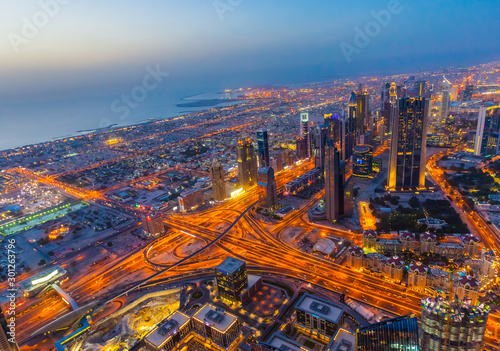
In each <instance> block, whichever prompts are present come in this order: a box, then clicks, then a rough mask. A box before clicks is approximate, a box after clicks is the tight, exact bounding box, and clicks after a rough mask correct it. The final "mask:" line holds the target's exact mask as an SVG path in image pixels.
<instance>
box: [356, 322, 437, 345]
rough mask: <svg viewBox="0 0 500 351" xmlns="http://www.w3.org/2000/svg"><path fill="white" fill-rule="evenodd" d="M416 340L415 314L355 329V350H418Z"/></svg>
mask: <svg viewBox="0 0 500 351" xmlns="http://www.w3.org/2000/svg"><path fill="white" fill-rule="evenodd" d="M418 342H419V339H418V320H417V317H415V315H407V316H402V317H396V318H393V319H389V320H386V321H383V322H380V323H375V324H371V325H369V326H367V327H364V328H361V329H358V330H357V331H356V350H357V351H401V350H408V351H418V350H419V343H418ZM435 350H436V351H437V350H438V349H435Z"/></svg>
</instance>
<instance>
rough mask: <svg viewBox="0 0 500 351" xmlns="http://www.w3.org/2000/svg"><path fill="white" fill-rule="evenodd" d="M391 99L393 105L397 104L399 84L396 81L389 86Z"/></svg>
mask: <svg viewBox="0 0 500 351" xmlns="http://www.w3.org/2000/svg"><path fill="white" fill-rule="evenodd" d="M389 101H390V102H391V104H393V105H396V104H397V102H398V86H397V85H396V82H392V83H391V87H390V88H389Z"/></svg>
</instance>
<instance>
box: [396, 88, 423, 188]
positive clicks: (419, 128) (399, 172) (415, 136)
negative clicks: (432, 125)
mask: <svg viewBox="0 0 500 351" xmlns="http://www.w3.org/2000/svg"><path fill="white" fill-rule="evenodd" d="M428 113H429V101H428V100H426V99H425V98H423V97H418V98H410V97H403V98H401V99H400V100H399V111H398V115H397V117H396V118H394V123H393V131H392V143H391V154H390V161H389V176H388V182H387V185H388V187H389V190H412V189H421V188H424V187H425V156H426V151H427V148H426V143H427V116H428Z"/></svg>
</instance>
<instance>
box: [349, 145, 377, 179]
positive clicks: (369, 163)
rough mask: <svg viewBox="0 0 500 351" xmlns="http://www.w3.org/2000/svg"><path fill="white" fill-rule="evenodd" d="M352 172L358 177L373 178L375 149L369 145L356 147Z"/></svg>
mask: <svg viewBox="0 0 500 351" xmlns="http://www.w3.org/2000/svg"><path fill="white" fill-rule="evenodd" d="M352 172H353V174H354V175H355V176H356V177H364V178H366V177H371V176H372V174H373V149H372V147H371V146H369V145H357V146H355V147H354V155H353V161H352Z"/></svg>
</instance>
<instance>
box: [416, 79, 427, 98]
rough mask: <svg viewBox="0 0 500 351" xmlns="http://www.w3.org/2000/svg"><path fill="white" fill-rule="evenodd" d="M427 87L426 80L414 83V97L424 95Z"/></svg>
mask: <svg viewBox="0 0 500 351" xmlns="http://www.w3.org/2000/svg"><path fill="white" fill-rule="evenodd" d="M425 89H426V85H425V80H417V81H416V82H415V84H414V85H413V96H414V97H418V96H424V95H425Z"/></svg>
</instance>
